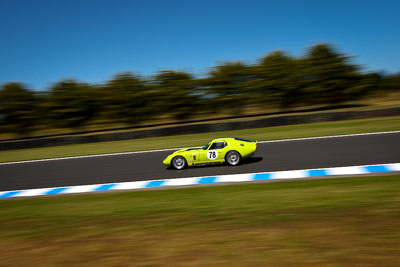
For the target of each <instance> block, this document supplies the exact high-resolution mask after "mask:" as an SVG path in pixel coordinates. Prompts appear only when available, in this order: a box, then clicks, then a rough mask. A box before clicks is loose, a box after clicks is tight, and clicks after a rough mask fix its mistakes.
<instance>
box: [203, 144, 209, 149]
mask: <svg viewBox="0 0 400 267" xmlns="http://www.w3.org/2000/svg"><path fill="white" fill-rule="evenodd" d="M209 146H210V143H208V144H207V145H205V146H203V148H202V149H203V150H206V149H207V148H208V147H209Z"/></svg>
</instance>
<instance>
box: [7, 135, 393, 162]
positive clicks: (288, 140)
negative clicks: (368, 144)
mask: <svg viewBox="0 0 400 267" xmlns="http://www.w3.org/2000/svg"><path fill="white" fill-rule="evenodd" d="M397 133H400V131H388V132H375V133H360V134H343V135H330V136H318V137H305V138H293V139H282V140H272V141H260V142H258V143H259V144H265V143H278V142H291V141H304V140H315V139H327V138H341V137H354V136H364V135H378V134H397ZM179 149H182V148H167V149H157V150H145V151H134V152H120V153H108V154H97V155H86V156H74V157H62V158H51V159H35V160H25V161H14V162H4V163H0V165H10V164H21V163H34V162H43V161H53V160H65V159H84V158H95V157H109V156H120V155H130V154H139V153H152V152H163V151H171V150H179Z"/></svg>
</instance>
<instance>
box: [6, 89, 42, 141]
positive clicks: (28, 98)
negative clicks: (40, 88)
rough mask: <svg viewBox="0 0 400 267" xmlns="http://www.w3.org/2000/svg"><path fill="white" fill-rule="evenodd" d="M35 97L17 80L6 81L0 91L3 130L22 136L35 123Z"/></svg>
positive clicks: (28, 131)
mask: <svg viewBox="0 0 400 267" xmlns="http://www.w3.org/2000/svg"><path fill="white" fill-rule="evenodd" d="M36 106H37V99H36V97H35V94H34V93H33V92H32V91H29V90H27V89H26V88H25V87H24V85H22V84H21V83H17V82H12V83H6V84H4V85H3V86H2V89H1V91H0V121H1V125H2V127H1V128H3V130H4V131H6V132H12V133H16V134H18V135H19V136H23V135H26V134H29V133H31V132H32V131H33V130H34V129H35V126H36V123H37V114H36Z"/></svg>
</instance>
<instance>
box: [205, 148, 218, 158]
mask: <svg viewBox="0 0 400 267" xmlns="http://www.w3.org/2000/svg"><path fill="white" fill-rule="evenodd" d="M207 156H208V158H209V159H211V160H214V159H217V158H218V152H217V151H212V150H211V151H208V155H207Z"/></svg>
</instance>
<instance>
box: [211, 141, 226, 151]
mask: <svg viewBox="0 0 400 267" xmlns="http://www.w3.org/2000/svg"><path fill="white" fill-rule="evenodd" d="M225 146H226V142H215V143H213V144H212V145H211V147H210V150H212V149H222V148H224V147H225Z"/></svg>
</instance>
